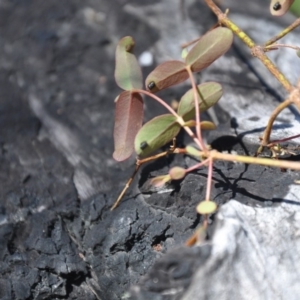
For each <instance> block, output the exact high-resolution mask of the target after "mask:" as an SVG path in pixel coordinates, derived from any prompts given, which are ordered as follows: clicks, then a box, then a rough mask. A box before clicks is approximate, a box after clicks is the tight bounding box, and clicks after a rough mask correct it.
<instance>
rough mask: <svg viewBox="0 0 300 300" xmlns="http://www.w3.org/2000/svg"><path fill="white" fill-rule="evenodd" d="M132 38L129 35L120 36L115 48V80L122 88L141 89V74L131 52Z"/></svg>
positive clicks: (132, 46)
mask: <svg viewBox="0 0 300 300" xmlns="http://www.w3.org/2000/svg"><path fill="white" fill-rule="evenodd" d="M134 44H135V43H134V40H133V38H132V37H131V36H126V37H124V38H122V39H121V40H120V41H119V43H118V46H117V49H116V67H115V80H116V82H117V84H118V86H119V87H120V88H121V89H123V90H132V89H142V88H143V76H142V71H141V68H140V66H139V64H138V61H137V59H136V57H135V55H134V54H133V48H134Z"/></svg>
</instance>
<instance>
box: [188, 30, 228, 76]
mask: <svg viewBox="0 0 300 300" xmlns="http://www.w3.org/2000/svg"><path fill="white" fill-rule="evenodd" d="M232 41H233V33H232V31H231V30H230V29H228V28H224V27H218V28H215V29H213V30H211V31H209V32H208V33H206V34H205V35H203V36H202V37H201V38H200V39H199V41H198V42H197V43H196V44H195V46H194V47H193V48H192V49H191V50H190V52H189V54H188V55H187V57H186V59H185V62H186V64H187V65H190V66H191V70H192V71H193V72H199V71H201V70H202V69H204V68H206V67H208V66H209V65H210V64H211V63H213V62H214V61H215V60H216V59H217V58H219V57H220V56H222V55H223V54H224V53H225V52H227V51H228V49H229V48H230V47H231V44H232Z"/></svg>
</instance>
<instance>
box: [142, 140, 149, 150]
mask: <svg viewBox="0 0 300 300" xmlns="http://www.w3.org/2000/svg"><path fill="white" fill-rule="evenodd" d="M147 147H148V144H147V142H141V144H140V148H141V150H144V149H146V148H147Z"/></svg>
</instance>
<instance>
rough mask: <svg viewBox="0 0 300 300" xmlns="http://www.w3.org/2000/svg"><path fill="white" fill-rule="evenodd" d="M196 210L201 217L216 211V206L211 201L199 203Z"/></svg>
mask: <svg viewBox="0 0 300 300" xmlns="http://www.w3.org/2000/svg"><path fill="white" fill-rule="evenodd" d="M196 210H197V212H198V214H201V215H208V214H212V213H214V212H215V211H216V210H217V204H216V203H215V202H213V201H201V202H200V203H199V204H198V205H197V207H196Z"/></svg>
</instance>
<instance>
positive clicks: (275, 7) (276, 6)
mask: <svg viewBox="0 0 300 300" xmlns="http://www.w3.org/2000/svg"><path fill="white" fill-rule="evenodd" d="M273 9H274V10H275V11H278V10H280V9H281V4H280V3H279V2H276V3H275V4H274V5H273Z"/></svg>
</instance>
